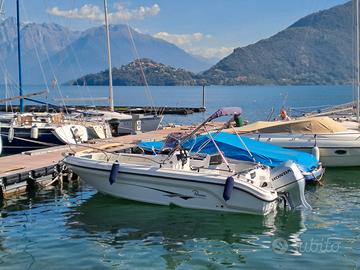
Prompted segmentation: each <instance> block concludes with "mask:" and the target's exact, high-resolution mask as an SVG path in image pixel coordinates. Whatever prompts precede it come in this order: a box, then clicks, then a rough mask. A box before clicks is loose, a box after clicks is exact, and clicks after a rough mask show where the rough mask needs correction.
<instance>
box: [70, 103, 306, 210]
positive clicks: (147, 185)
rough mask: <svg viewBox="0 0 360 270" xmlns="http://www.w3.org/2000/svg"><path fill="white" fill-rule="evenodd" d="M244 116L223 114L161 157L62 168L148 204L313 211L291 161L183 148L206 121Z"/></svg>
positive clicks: (97, 155) (78, 161)
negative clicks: (264, 161)
mask: <svg viewBox="0 0 360 270" xmlns="http://www.w3.org/2000/svg"><path fill="white" fill-rule="evenodd" d="M240 113H241V109H240V108H222V109H219V110H218V111H216V112H215V113H214V114H213V115H211V116H210V117H209V118H208V119H207V120H206V121H205V122H203V123H202V124H200V125H199V126H198V127H197V128H195V129H194V130H193V131H192V132H191V133H190V134H187V135H186V137H185V138H183V139H182V140H181V141H180V143H179V144H176V145H175V146H174V147H172V148H170V149H167V150H168V151H167V152H166V151H163V152H162V153H160V154H157V155H149V154H146V153H140V154H139V153H112V152H106V151H104V150H102V152H94V153H89V152H87V153H77V154H75V155H68V156H66V157H65V159H64V163H65V164H66V166H67V167H68V168H69V169H71V170H72V171H73V172H74V173H76V174H77V175H79V176H80V178H81V179H83V180H84V181H85V182H87V183H88V184H90V185H91V186H93V187H94V188H96V189H97V190H98V191H100V192H103V193H106V194H109V195H112V196H115V197H119V198H124V199H129V200H135V201H140V202H145V203H152V204H159V205H176V206H180V207H186V208H194V209H207V210H216V211H227V212H236V213H249V214H259V215H266V214H269V213H270V212H273V211H275V210H276V209H277V208H278V207H283V206H285V207H286V208H287V207H290V209H298V208H300V209H311V206H310V205H309V204H308V203H307V202H306V198H305V179H304V176H303V175H302V173H301V171H300V170H299V167H298V166H297V165H296V164H295V163H294V162H293V161H286V162H283V163H281V164H280V165H278V166H275V167H274V168H270V167H269V166H266V165H262V164H258V163H254V162H249V161H243V160H235V159H232V160H228V159H227V158H226V157H225V156H224V154H223V153H222V152H221V151H220V150H219V147H218V146H217V143H216V142H214V141H213V142H214V146H215V148H216V149H217V153H216V154H214V155H210V154H201V155H197V156H194V155H190V153H189V151H188V150H187V149H185V148H183V147H182V145H183V143H184V142H185V141H187V139H188V138H192V136H193V135H194V134H196V133H197V132H199V131H200V130H202V129H204V130H206V127H205V125H206V124H207V122H210V121H212V120H213V119H215V118H218V117H222V116H226V115H234V114H240ZM208 135H209V136H210V137H212V135H211V134H210V133H208Z"/></svg>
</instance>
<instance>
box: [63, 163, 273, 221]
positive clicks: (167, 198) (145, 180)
mask: <svg viewBox="0 0 360 270" xmlns="http://www.w3.org/2000/svg"><path fill="white" fill-rule="evenodd" d="M65 162H66V164H67V165H68V167H69V168H70V169H71V170H73V171H74V172H75V173H76V174H77V175H79V176H80V178H81V179H83V180H84V181H85V182H86V183H88V184H89V185H91V186H93V187H94V188H95V189H97V190H98V191H100V192H102V193H105V194H109V195H112V196H115V197H119V198H123V199H128V200H134V201H139V202H144V203H151V204H158V205H176V206H179V207H185V208H194V209H205V210H216V211H226V212H237V213H249V214H258V215H266V214H268V213H270V212H272V211H273V210H275V209H276V206H277V203H278V201H277V195H276V194H267V195H266V196H263V195H262V194H261V193H260V192H252V191H251V190H250V189H249V188H247V187H246V186H245V187H244V186H242V185H241V184H239V183H238V182H236V181H235V186H234V189H233V192H232V195H231V198H230V199H229V200H228V201H225V200H224V199H223V192H224V184H225V182H224V180H223V179H222V180H221V181H219V177H218V176H217V177H213V178H211V177H210V178H209V177H202V176H199V175H196V173H193V174H192V173H187V174H186V175H183V174H176V173H174V172H170V171H168V170H161V169H144V170H137V169H135V170H131V169H128V168H124V166H122V165H120V171H119V173H118V176H117V177H116V181H115V182H114V183H113V184H110V182H109V175H110V170H111V168H110V167H109V166H105V165H104V166H102V168H101V167H99V166H96V165H95V163H89V164H87V165H86V164H85V163H84V164H81V163H80V164H79V162H77V161H73V160H71V158H67V159H66V160H65Z"/></svg>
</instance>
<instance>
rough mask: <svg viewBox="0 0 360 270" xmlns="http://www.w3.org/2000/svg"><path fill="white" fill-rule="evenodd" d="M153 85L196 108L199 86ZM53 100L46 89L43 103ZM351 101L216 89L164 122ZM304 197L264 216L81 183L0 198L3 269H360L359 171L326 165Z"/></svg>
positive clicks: (82, 93)
mask: <svg viewBox="0 0 360 270" xmlns="http://www.w3.org/2000/svg"><path fill="white" fill-rule="evenodd" d="M37 89H38V88H35V87H34V88H31V87H30V88H29V89H27V90H28V92H31V91H33V90H37ZM150 89H151V94H152V98H153V100H154V104H155V105H156V106H178V107H192V106H194V107H198V106H201V95H202V90H201V88H198V87H185V88H184V87H151V88H150ZM106 92H107V89H106V87H81V88H79V89H77V88H76V87H62V94H63V96H64V97H66V96H69V97H88V96H90V95H91V96H93V97H96V96H97V97H100V96H104V95H105V94H106ZM0 96H3V94H2V93H1V92H0ZM58 96H59V95H58V94H57V93H51V95H50V96H49V97H48V100H49V102H54V101H53V100H52V99H53V98H54V97H58ZM352 99H353V93H352V89H351V87H347V86H331V87H329V86H326V87H325V86H323V87H319V86H316V87H308V86H303V87H275V86H266V87H265V86H264V87H257V86H256V87H218V86H213V87H208V88H206V107H207V109H208V111H207V112H206V113H204V114H193V115H188V116H166V117H165V121H166V122H173V123H186V124H188V123H196V122H199V121H200V120H202V119H203V118H204V117H206V116H207V115H209V114H211V113H212V112H214V111H215V110H216V109H217V108H218V107H221V106H241V107H242V108H243V109H244V115H245V118H247V119H249V120H257V119H265V118H266V117H267V116H268V115H269V112H270V111H271V108H272V107H274V109H275V112H276V113H275V115H274V117H275V116H276V114H277V113H278V111H279V110H280V108H281V107H282V106H283V105H285V106H287V107H305V106H318V105H331V104H339V103H343V102H348V101H351V100H352ZM149 100H150V99H149V98H146V94H145V91H144V88H143V87H115V101H116V104H118V105H139V106H140V105H148V104H149V103H150V101H149ZM75 103H79V102H75ZM88 103H89V102H88ZM306 197H307V199H308V202H309V203H310V204H311V205H312V207H313V210H311V211H305V212H284V211H280V212H278V213H277V214H272V215H269V216H266V217H260V216H251V215H240V214H226V213H214V212H208V211H199V210H189V209H181V208H176V207H173V208H171V207H162V206H153V205H146V204H140V203H134V202H130V201H125V200H120V199H116V198H112V197H110V196H106V195H102V194H99V193H97V192H96V190H94V189H93V188H91V187H89V186H86V185H83V184H81V183H78V184H77V183H73V184H71V185H69V186H65V187H64V188H63V189H60V187H56V188H51V189H48V190H40V191H37V192H35V193H31V194H26V195H23V196H21V197H19V198H16V199H12V200H7V201H3V202H2V206H1V216H0V269H89V268H93V269H227V268H230V269H239V268H247V269H260V268H261V269H262V268H266V269H289V268H291V269H306V268H308V269H310V268H315V269H358V268H360V170H359V168H351V169H341V170H340V169H328V170H327V171H326V175H325V176H324V186H318V187H317V186H308V187H307V193H306Z"/></svg>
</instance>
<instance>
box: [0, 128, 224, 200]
mask: <svg viewBox="0 0 360 270" xmlns="http://www.w3.org/2000/svg"><path fill="white" fill-rule="evenodd" d="M212 124H213V127H214V128H216V127H219V126H220V125H222V124H223V123H212ZM194 128H195V126H170V127H164V128H162V129H159V130H156V131H151V132H146V133H139V134H135V135H125V136H120V137H113V138H109V139H104V140H93V141H90V142H88V143H83V144H79V145H71V146H70V145H60V146H54V147H49V148H43V149H39V150H34V151H27V152H23V153H21V154H17V155H11V156H3V157H0V198H1V197H2V198H9V197H11V196H14V195H18V194H21V193H24V192H26V191H27V190H28V189H29V188H35V187H37V186H38V187H39V186H40V187H41V186H44V185H48V184H49V183H55V182H56V180H59V181H62V180H63V178H66V179H65V180H67V179H73V178H75V179H76V177H74V176H73V175H72V174H71V172H69V173H67V174H62V172H63V169H64V168H61V166H62V164H61V161H62V160H63V158H64V156H65V154H66V153H79V152H84V151H87V152H93V151H101V150H102V151H104V150H105V151H109V152H111V151H113V152H114V151H121V150H125V149H129V148H131V147H134V146H136V144H137V143H138V142H139V141H140V140H161V139H164V138H165V137H166V136H167V135H168V134H170V133H173V132H190V131H192V130H193V129H194ZM60 178H61V179H60Z"/></svg>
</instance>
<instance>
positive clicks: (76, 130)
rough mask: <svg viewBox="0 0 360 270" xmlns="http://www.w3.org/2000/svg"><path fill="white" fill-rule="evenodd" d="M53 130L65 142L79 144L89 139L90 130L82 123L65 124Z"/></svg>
mask: <svg viewBox="0 0 360 270" xmlns="http://www.w3.org/2000/svg"><path fill="white" fill-rule="evenodd" d="M52 132H53V134H54V135H55V136H56V137H57V138H58V139H59V140H60V141H61V142H63V143H64V144H79V143H83V142H86V141H87V140H88V139H89V137H88V131H87V129H86V127H84V126H82V125H63V126H59V127H57V128H55V129H54V130H53V131H52Z"/></svg>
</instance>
